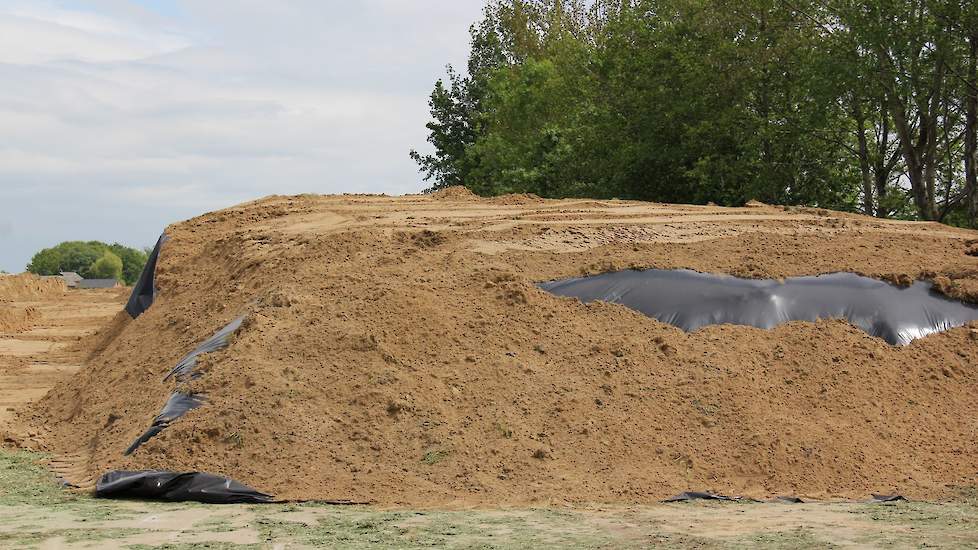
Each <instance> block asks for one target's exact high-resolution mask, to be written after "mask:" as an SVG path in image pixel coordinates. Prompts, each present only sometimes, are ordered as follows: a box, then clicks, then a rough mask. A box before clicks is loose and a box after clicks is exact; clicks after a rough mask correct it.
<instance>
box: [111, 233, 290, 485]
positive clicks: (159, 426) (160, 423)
mask: <svg viewBox="0 0 978 550" xmlns="http://www.w3.org/2000/svg"><path fill="white" fill-rule="evenodd" d="M161 243H162V237H161V242H160V243H157V245H156V246H157V249H159V245H160V244H161ZM145 274H146V272H145V271H144V272H143V275H145ZM244 319H245V317H244V316H241V317H237V318H235V319H234V320H232V321H231V322H230V323H228V324H227V325H225V326H224V327H223V328H221V329H220V330H218V331H217V332H215V333H214V335H212V336H211V337H210V338H208V339H207V340H204V342H203V343H201V344H200V345H199V346H197V347H196V348H194V350H193V351H191V352H190V353H188V354H187V355H185V356H184V357H183V359H181V360H180V361H179V362H178V363H177V365H176V366H175V367H174V368H173V369H172V370H170V372H169V373H167V375H166V376H165V377H164V378H163V380H164V381H166V380H168V379H170V378H171V377H173V378H175V379H176V380H177V382H178V383H183V382H188V381H190V380H193V379H195V378H197V377H198V376H199V373H196V372H194V368H195V367H196V366H197V358H198V357H200V356H201V355H203V354H205V353H211V352H213V351H217V350H219V349H221V348H224V347H227V345H228V340H229V339H230V337H231V335H232V334H234V333H235V331H237V330H238V329H239V328H241V324H242V323H243V322H244ZM205 402H206V400H205V397H204V396H203V395H200V394H194V393H191V392H189V391H183V390H180V389H177V390H176V391H174V392H173V393H172V394H170V398H169V399H168V400H167V402H166V404H165V405H163V409H162V410H161V411H160V414H158V415H156V417H155V418H154V419H153V423H152V424H151V425H150V427H149V428H148V429H147V430H146V431H145V432H143V433H142V434H141V435H140V436H139V437H137V438H136V440H135V441H133V442H132V444H131V445H129V448H127V449H126V450H125V453H124V454H125V455H129V454H132V453H133V452H134V451H135V450H136V449H138V448H139V446H140V445H142V444H143V443H146V442H147V441H149V440H150V439H152V438H153V437H156V436H157V435H158V434H159V433H160V432H162V431H163V430H164V429H166V428H167V426H169V425H170V424H171V423H172V422H174V421H175V420H177V419H178V418H180V417H182V416H183V415H185V414H187V411H191V410H193V409H196V408H197V407H200V406H201V405H203V404H204V403H205ZM95 496H97V497H102V498H139V499H151V500H165V501H196V502H206V503H211V504H233V503H266V502H273V500H272V497H271V496H269V495H266V494H265V493H261V492H258V491H256V490H255V489H252V488H251V487H248V486H246V485H243V484H241V483H238V482H237V481H234V480H233V479H230V478H227V477H222V476H218V475H214V474H209V473H206V472H183V473H177V472H167V471H161V470H143V471H135V472H134V471H126V470H113V471H110V472H106V473H105V474H104V475H102V477H101V478H99V480H98V482H97V483H96V484H95Z"/></svg>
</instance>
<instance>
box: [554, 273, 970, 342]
mask: <svg viewBox="0 0 978 550" xmlns="http://www.w3.org/2000/svg"><path fill="white" fill-rule="evenodd" d="M539 286H540V288H542V289H544V290H547V291H549V292H552V293H554V294H557V295H559V296H571V297H576V298H579V299H581V300H582V301H584V302H591V301H594V300H600V301H605V302H612V303H616V304H622V305H624V306H627V307H630V308H632V309H635V310H638V311H640V312H642V313H644V314H645V315H648V316H649V317H653V318H655V319H658V320H660V321H663V322H665V323H669V324H671V325H674V326H677V327H679V328H681V329H683V330H685V331H694V330H696V329H698V328H700V327H703V326H706V325H717V324H722V323H731V324H735V325H750V326H754V327H758V328H764V329H769V328H774V327H775V326H777V325H780V324H782V323H786V322H788V321H815V320H817V319H847V320H848V321H849V322H850V323H852V324H853V325H855V326H857V327H859V328H861V329H863V330H864V331H866V332H867V333H869V334H870V335H872V336H878V337H880V338H882V339H884V340H886V341H887V342H889V343H890V344H899V345H905V344H909V343H910V342H911V341H913V340H914V339H916V338H921V337H923V336H926V335H928V334H932V333H934V332H941V331H945V330H948V329H951V328H954V327H958V326H961V325H964V324H965V323H967V322H969V321H973V320H976V319H978V306H975V305H972V304H965V303H962V302H958V301H955V300H951V299H949V298H947V297H946V296H944V295H942V294H940V293H938V292H936V291H934V290H933V288H932V285H931V284H930V283H927V282H923V281H918V282H915V283H914V284H913V285H911V286H908V287H897V286H894V285H891V284H888V283H885V282H883V281H880V280H877V279H871V278H869V277H863V276H860V275H856V274H853V273H831V274H828V275H817V276H809V277H792V278H788V279H785V280H784V281H776V280H772V279H740V278H737V277H731V276H729V275H711V274H706V273H697V272H695V271H689V270H685V269H679V270H661V269H648V270H643V271H637V270H626V271H617V272H612V273H602V274H600V275H595V276H592V277H581V278H573V279H562V280H558V281H550V282H546V283H541V284H540V285H539Z"/></svg>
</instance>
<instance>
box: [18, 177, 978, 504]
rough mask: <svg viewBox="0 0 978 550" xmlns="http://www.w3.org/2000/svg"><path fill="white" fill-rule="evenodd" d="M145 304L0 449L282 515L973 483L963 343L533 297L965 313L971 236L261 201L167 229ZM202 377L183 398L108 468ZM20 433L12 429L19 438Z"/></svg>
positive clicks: (974, 382) (697, 216) (585, 210)
mask: <svg viewBox="0 0 978 550" xmlns="http://www.w3.org/2000/svg"><path fill="white" fill-rule="evenodd" d="M167 233H168V234H169V235H170V236H171V237H172V239H171V240H170V241H169V242H168V243H167V245H166V246H165V247H164V249H163V253H162V255H161V258H160V264H159V266H158V270H157V273H158V284H159V288H160V295H159V298H158V300H157V302H156V304H154V306H153V307H152V308H151V309H150V310H149V311H147V312H146V313H145V314H143V315H142V316H141V317H139V318H138V319H137V320H135V321H130V320H128V319H127V318H126V316H125V315H124V314H120V315H119V316H117V317H116V318H115V319H114V320H113V322H112V323H111V324H110V325H109V326H108V327H107V328H105V329H103V330H102V331H101V333H100V334H98V335H96V336H94V337H93V338H91V339H89V340H88V341H86V342H85V345H86V346H88V349H89V351H90V354H89V355H88V357H87V358H86V359H85V361H84V362H85V366H84V368H83V369H82V370H80V371H79V372H78V373H77V374H75V375H74V376H73V377H72V378H71V379H70V380H66V381H64V382H61V383H59V384H58V385H57V386H56V387H55V388H54V389H53V390H52V391H51V392H50V393H48V395H47V396H46V397H44V398H43V399H42V400H41V401H40V402H39V403H37V404H36V405H34V406H32V407H30V408H29V409H28V410H25V411H24V412H23V414H21V415H20V427H19V428H16V429H12V430H11V431H12V433H13V435H11V436H10V437H11V438H13V439H18V438H19V439H18V440H19V441H20V442H21V444H23V445H27V446H32V447H36V448H39V449H41V450H48V451H53V452H55V453H58V454H60V455H62V456H67V457H70V459H71V460H72V461H73V464H74V466H75V468H77V469H78V471H81V472H84V475H81V476H79V477H85V476H90V475H97V474H98V473H100V472H102V471H105V470H107V469H111V468H126V469H142V468H166V469H171V470H202V471H210V472H214V473H222V474H226V475H229V476H232V477H234V478H236V479H238V480H240V481H242V482H244V483H247V484H249V485H252V486H254V487H256V488H258V489H260V490H263V491H266V492H270V493H273V494H275V495H277V496H279V497H282V498H286V499H315V498H329V499H350V500H354V501H369V502H374V503H377V504H380V505H391V506H393V505H411V506H430V505H434V506H461V505H490V504H491V505H494V506H495V505H509V504H512V505H527V504H548V503H566V502H570V503H579V502H616V503H646V502H651V501H654V500H657V499H661V498H663V497H666V496H669V495H671V494H674V493H677V492H679V491H683V490H687V489H692V490H713V491H717V492H722V493H727V494H742V495H749V496H755V497H766V496H771V495H780V494H793V495H800V496H814V497H819V498H835V497H839V498H860V499H861V498H866V497H867V496H868V493H869V492H871V491H877V492H890V491H899V492H902V493H904V494H906V495H907V496H910V497H916V498H928V499H934V498H941V497H942V496H946V495H948V494H950V493H951V492H952V491H953V490H954V487H955V486H959V485H974V484H975V482H976V479H975V476H976V472H978V438H976V437H975V435H976V432H978V414H976V413H978V404H976V401H975V399H974V395H975V393H976V390H978V375H976V372H975V369H976V365H978V339H976V335H978V331H976V330H975V328H974V327H962V328H959V329H954V330H951V331H949V332H946V333H943V334H938V335H933V336H930V337H927V338H924V339H922V340H919V341H917V342H915V343H913V344H912V345H910V346H907V347H904V348H896V347H892V346H889V345H887V344H886V343H884V342H883V341H881V340H879V339H874V338H872V337H869V336H867V335H866V334H865V333H863V332H862V331H860V330H858V329H856V328H854V327H852V326H851V325H849V324H847V323H845V322H841V321H822V322H818V323H803V322H797V323H790V324H788V325H784V326H781V327H779V328H777V329H774V330H770V331H765V330H759V329H754V328H749V327H736V326H715V327H709V328H706V329H703V330H700V331H697V332H694V333H691V334H686V333H684V332H682V331H681V330H678V329H676V328H673V327H670V326H668V325H665V324H663V323H660V322H657V321H655V320H653V319H649V318H646V317H644V316H642V315H640V314H638V313H635V312H633V311H630V310H628V309H626V308H624V307H621V306H616V305H608V304H593V305H583V304H581V303H579V302H578V301H576V300H572V299H566V298H558V297H554V296H552V295H549V294H547V293H545V292H543V291H541V290H539V289H537V288H536V287H535V286H534V282H537V281H542V280H548V279H553V278H557V277H565V276H570V275H580V274H582V273H595V272H600V271H606V270H611V269H620V268H626V267H657V268H690V269H695V270H699V271H708V272H720V273H730V274H734V275H740V276H746V277H785V276H793V275H809V274H818V273H827V272H833V271H854V272H858V273H862V274H866V275H869V276H875V277H881V278H887V279H890V280H902V281H906V280H908V279H910V278H917V277H923V278H929V279H932V280H934V281H935V282H936V283H937V285H938V286H939V287H940V288H941V289H942V290H943V291H944V292H946V293H948V294H949V295H952V296H955V297H959V298H964V299H968V300H972V301H978V257H975V256H974V255H973V254H975V253H976V243H978V241H976V240H975V239H978V234H976V233H974V232H968V231H963V230H957V229H952V228H948V227H945V226H941V225H938V224H931V223H907V222H895V221H881V220H877V219H872V218H865V217H861V216H855V215H846V214H840V213H835V212H829V211H825V210H811V209H782V208H775V207H769V206H765V205H761V204H756V203H754V204H751V205H749V206H748V207H745V208H730V209H725V208H717V207H698V206H677V205H661V204H650V203H640V202H623V201H590V200H565V201H549V200H548V201H544V200H541V199H539V198H536V197H533V196H508V197H500V198H496V199H478V198H476V197H474V196H471V195H470V194H468V193H467V192H465V191H464V190H457V189H452V190H448V191H446V192H442V193H439V194H436V195H434V196H413V197H402V198H388V197H379V196H331V197H320V196H307V195H303V196H296V197H269V198H266V199H263V200H260V201H256V202H252V203H247V204H243V205H239V206H235V207H232V208H228V209H226V210H222V211H219V212H214V213H210V214H206V215H203V216H200V217H198V218H194V219H192V220H189V221H186V222H182V223H178V224H175V225H173V226H171V227H169V228H168V229H167ZM242 313H247V315H248V319H247V321H246V322H245V325H244V327H243V328H242V330H241V331H240V332H239V333H238V335H237V336H236V337H235V338H234V340H233V341H232V342H231V345H230V346H229V347H228V348H227V349H225V350H222V351H219V352H216V353H213V354H210V355H206V356H203V357H202V358H201V359H200V362H199V365H198V368H199V369H200V372H201V373H202V375H203V376H202V377H201V378H200V379H199V380H198V381H197V382H195V389H196V390H197V391H199V392H202V393H205V394H206V395H207V398H208V400H209V403H208V404H207V405H205V406H203V407H202V408H200V409H197V410H195V411H192V412H190V413H189V414H187V415H186V416H185V417H183V418H182V419H180V420H178V421H177V422H176V423H174V424H173V425H172V426H171V427H170V428H169V429H167V430H166V431H164V432H163V434H162V435H160V436H159V437H157V438H155V439H153V440H152V441H150V442H149V443H147V444H146V445H144V446H143V447H141V448H140V449H139V450H138V451H137V452H136V453H135V454H134V455H132V456H130V457H123V456H122V451H123V450H124V449H125V448H126V446H127V445H129V443H130V442H131V441H132V440H133V439H134V438H135V437H136V436H137V435H139V434H140V433H141V432H142V431H143V430H144V429H145V428H146V427H147V426H148V424H149V422H150V420H151V419H152V417H153V416H154V415H156V414H157V412H158V411H159V409H160V407H161V405H162V404H163V403H164V402H165V400H166V399H167V396H168V395H169V393H170V391H171V390H172V389H173V387H174V386H173V382H172V381H168V382H163V381H162V380H163V377H164V375H165V374H166V373H167V372H168V371H169V370H170V369H171V368H172V367H173V366H174V365H175V364H176V362H177V361H178V360H179V359H180V358H181V357H182V356H183V355H184V354H185V353H187V352H188V351H190V350H191V349H193V348H194V347H195V346H196V345H197V344H198V343H199V342H201V341H202V340H204V339H205V338H207V337H208V336H210V335H211V334H212V333H213V332H214V331H216V330H217V329H218V328H220V327H222V326H223V325H225V324H226V323H227V322H228V321H230V320H231V319H232V318H234V317H236V316H237V315H239V314H242ZM28 431H32V432H34V433H35V434H36V436H35V437H33V438H31V437H27V436H25V435H24V434H26V433H27V432H28Z"/></svg>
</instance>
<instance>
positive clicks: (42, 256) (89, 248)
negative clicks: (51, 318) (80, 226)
mask: <svg viewBox="0 0 978 550" xmlns="http://www.w3.org/2000/svg"><path fill="white" fill-rule="evenodd" d="M106 252H110V253H112V254H113V256H115V257H116V258H117V259H119V260H120V261H121V263H122V267H121V274H120V275H119V276H118V277H116V278H118V279H120V280H122V281H124V282H125V283H126V284H132V283H134V282H135V281H136V279H138V278H139V274H140V273H141V272H142V270H143V266H144V265H146V260H147V258H148V255H147V254H146V252H145V251H143V250H138V249H134V248H129V247H126V246H123V245H121V244H118V243H115V244H112V245H108V244H106V243H103V242H100V241H66V242H63V243H61V244H59V245H57V246H54V247H51V248H45V249H43V250H41V251H40V252H38V253H36V254H35V255H34V257H33V258H32V259H31V262H30V264H28V265H27V271H29V272H31V273H36V274H38V275H57V274H59V273H60V272H62V271H74V272H76V273H78V274H79V275H81V276H82V277H85V278H87V279H90V278H103V277H98V276H96V275H95V274H94V273H93V271H92V269H93V266H94V265H95V263H96V262H97V261H99V260H100V259H102V258H103V257H104V256H105V253H106Z"/></svg>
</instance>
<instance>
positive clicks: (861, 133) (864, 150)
mask: <svg viewBox="0 0 978 550" xmlns="http://www.w3.org/2000/svg"><path fill="white" fill-rule="evenodd" d="M852 116H853V118H855V119H856V137H857V138H858V139H859V170H860V171H861V172H862V176H863V213H865V214H866V215H867V216H872V215H873V213H874V209H873V173H872V170H871V169H870V167H869V145H868V144H867V143H866V117H865V116H864V115H863V107H862V104H861V103H860V101H859V98H853V101H852Z"/></svg>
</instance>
